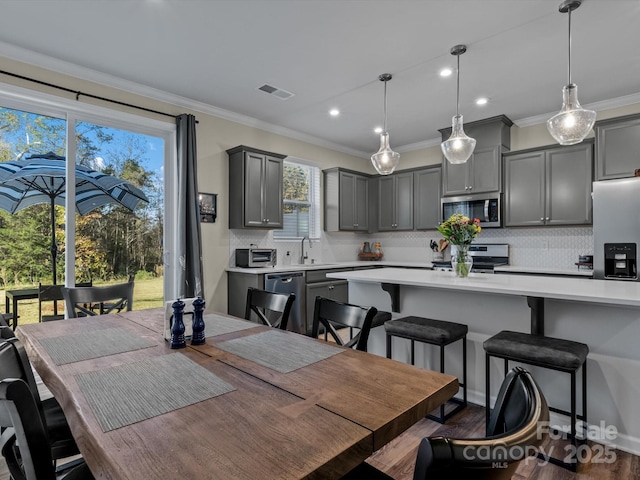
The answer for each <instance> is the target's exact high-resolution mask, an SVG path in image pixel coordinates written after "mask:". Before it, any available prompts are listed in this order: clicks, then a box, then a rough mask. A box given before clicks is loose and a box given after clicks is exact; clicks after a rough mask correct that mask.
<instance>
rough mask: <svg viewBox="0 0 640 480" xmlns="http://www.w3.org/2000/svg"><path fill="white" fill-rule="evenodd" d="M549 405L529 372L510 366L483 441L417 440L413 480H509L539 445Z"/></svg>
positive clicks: (480, 439) (437, 438) (477, 439)
mask: <svg viewBox="0 0 640 480" xmlns="http://www.w3.org/2000/svg"><path fill="white" fill-rule="evenodd" d="M548 421H549V407H548V406H547V402H546V400H545V398H544V395H543V394H542V392H541V391H540V388H539V387H538V385H537V384H536V382H535V380H534V379H533V377H532V376H531V374H530V373H529V372H528V371H526V370H525V369H523V368H521V367H514V368H512V369H511V370H510V371H509V373H508V374H507V376H506V377H505V379H504V381H503V382H502V386H501V387H500V392H499V393H498V399H497V401H496V405H495V408H494V410H493V412H492V414H491V419H490V422H489V427H490V429H489V432H490V434H489V435H488V436H487V437H485V438H468V439H461V438H449V437H427V438H423V439H422V441H421V442H420V446H419V448H418V456H417V459H416V468H415V471H414V476H413V478H414V480H425V479H428V478H431V477H433V476H437V475H438V474H442V473H446V474H447V475H449V474H450V475H453V476H458V478H487V477H490V478H492V479H493V478H495V479H502V478H504V479H510V478H511V477H512V475H513V473H514V471H515V470H516V468H517V467H518V464H519V463H520V461H521V460H522V459H523V458H525V457H527V456H529V455H531V454H532V453H535V452H534V449H535V448H536V447H537V446H538V445H540V444H541V443H542V441H543V440H544V435H543V434H542V432H543V429H541V428H540V423H541V422H548Z"/></svg>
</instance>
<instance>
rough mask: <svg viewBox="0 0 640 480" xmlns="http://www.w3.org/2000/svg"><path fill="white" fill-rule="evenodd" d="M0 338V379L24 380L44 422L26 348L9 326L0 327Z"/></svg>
mask: <svg viewBox="0 0 640 480" xmlns="http://www.w3.org/2000/svg"><path fill="white" fill-rule="evenodd" d="M0 338H1V339H0V380H1V379H5V378H19V379H21V380H24V381H25V382H26V384H27V385H28V386H29V389H30V390H31V394H32V395H33V396H34V398H35V400H36V403H37V404H38V411H39V412H40V416H41V417H42V419H43V420H42V421H43V422H45V420H44V418H45V417H44V411H43V407H42V402H41V400H40V393H39V391H38V385H37V383H36V379H35V377H34V375H33V370H32V369H31V362H30V361H29V357H28V356H27V352H26V350H25V349H24V347H23V346H22V344H21V343H20V340H18V338H17V337H16V336H15V334H14V332H13V330H11V328H7V327H2V328H0Z"/></svg>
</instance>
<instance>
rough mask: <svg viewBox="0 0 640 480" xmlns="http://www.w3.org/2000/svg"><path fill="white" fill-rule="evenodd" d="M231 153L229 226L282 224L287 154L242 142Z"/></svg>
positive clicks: (279, 226)
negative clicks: (283, 187)
mask: <svg viewBox="0 0 640 480" xmlns="http://www.w3.org/2000/svg"><path fill="white" fill-rule="evenodd" d="M227 154H228V155H229V228H271V229H275V228H282V224H283V218H282V169H283V159H284V158H285V157H286V155H280V154H277V153H271V152H265V151H263V150H258V149H255V148H251V147H245V146H243V145H241V146H238V147H235V148H232V149H230V150H227Z"/></svg>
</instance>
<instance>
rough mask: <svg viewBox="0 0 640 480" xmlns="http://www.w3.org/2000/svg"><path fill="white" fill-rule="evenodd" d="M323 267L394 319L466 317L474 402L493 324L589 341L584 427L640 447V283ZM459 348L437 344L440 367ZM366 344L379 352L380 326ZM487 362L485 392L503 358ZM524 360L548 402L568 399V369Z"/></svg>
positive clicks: (453, 366)
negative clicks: (608, 431) (441, 349)
mask: <svg viewBox="0 0 640 480" xmlns="http://www.w3.org/2000/svg"><path fill="white" fill-rule="evenodd" d="M330 276H331V277H332V278H340V279H345V280H348V282H349V302H351V303H355V304H359V305H372V306H375V307H377V308H378V309H383V310H387V311H389V310H392V311H393V312H394V313H393V317H394V318H400V317H404V316H408V315H417V316H426V317H430V318H435V319H439V320H448V321H453V322H460V323H465V324H467V325H468V326H469V335H468V340H469V347H468V348H469V350H468V352H469V360H468V361H469V364H468V365H469V382H468V383H469V399H470V401H472V402H473V403H477V404H480V405H484V398H485V397H484V395H485V393H484V392H485V387H484V385H485V384H484V382H485V374H484V368H485V354H484V349H483V346H482V343H483V342H484V340H486V339H487V338H489V337H490V336H492V335H494V334H496V333H498V332H499V331H501V330H513V331H520V332H530V331H532V330H533V331H536V332H537V333H543V334H545V335H548V336H551V337H558V338H565V339H568V340H575V341H579V342H583V343H586V344H587V345H589V349H590V353H589V357H588V380H587V383H588V385H587V390H588V418H589V423H590V424H591V425H593V426H595V427H598V428H593V429H591V433H592V434H593V435H594V436H596V437H597V432H598V431H599V428H601V427H615V428H616V429H617V431H618V433H617V435H616V438H615V439H613V440H611V439H605V438H604V437H602V438H594V439H595V440H597V441H600V442H602V443H613V444H615V445H616V446H618V447H619V448H621V449H623V450H626V451H630V452H633V453H635V454H638V453H639V452H640V416H638V415H637V408H636V406H635V399H637V398H638V397H639V396H640V381H639V380H640V348H639V347H638V339H640V283H638V282H623V281H610V280H592V279H588V278H584V279H583V278H565V277H549V276H535V275H532V276H527V275H509V274H502V275H486V274H471V275H470V276H469V277H468V278H466V279H460V278H457V277H456V276H455V275H453V274H452V273H451V272H439V271H429V270H409V269H400V268H384V269H376V270H365V271H355V272H336V273H333V274H330ZM461 350H462V349H461V347H460V346H458V345H451V346H450V347H448V348H447V370H448V371H449V372H450V373H453V374H456V375H458V376H460V375H461V372H462V366H461V357H462V355H461ZM369 351H370V352H372V353H376V354H379V355H385V334H384V328H382V327H380V328H377V329H374V331H372V334H371V337H370V341H369ZM393 351H394V358H395V359H398V360H401V361H408V358H409V343H408V342H406V341H404V342H403V340H400V339H394V347H393ZM492 362H494V363H493V366H492V368H493V372H495V373H494V375H493V376H492V380H493V381H494V382H495V384H492V391H493V392H497V391H498V390H497V389H498V387H499V383H500V381H501V379H502V375H501V373H502V368H503V362H502V361H498V360H497V359H493V360H492ZM416 364H417V365H418V366H422V367H425V368H432V369H438V368H439V363H438V358H437V351H436V349H433V348H429V346H425V345H420V344H416ZM527 368H528V369H529V370H531V371H532V372H533V373H534V375H535V377H536V379H537V380H538V381H539V383H540V384H541V386H542V388H543V391H544V393H545V395H546V396H547V399H548V400H549V402H550V404H552V405H555V406H558V407H560V408H568V405H569V377H568V375H566V374H562V373H559V372H550V371H548V370H544V369H536V368H535V367H531V366H527ZM498 373H500V374H498ZM579 408H580V407H579ZM552 418H553V417H552ZM555 418H556V419H558V420H559V419H560V418H561V417H555ZM601 422H602V423H601Z"/></svg>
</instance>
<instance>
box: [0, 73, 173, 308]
mask: <svg viewBox="0 0 640 480" xmlns="http://www.w3.org/2000/svg"><path fill="white" fill-rule="evenodd" d="M0 104H1V105H2V106H3V107H6V108H12V109H15V110H23V111H26V112H31V113H36V114H39V115H47V116H50V117H56V118H61V119H65V120H66V121H67V157H68V158H67V165H68V166H69V165H70V166H73V165H74V163H73V161H72V159H73V160H75V156H76V155H75V144H73V143H72V142H73V141H75V124H76V122H89V123H94V124H96V125H103V126H105V127H112V128H118V129H121V130H128V131H131V132H134V133H140V134H143V135H150V136H154V137H158V138H162V139H163V140H164V147H165V148H164V219H163V220H164V228H163V231H164V239H163V241H164V296H165V299H166V298H176V297H177V295H178V288H177V285H176V284H175V282H176V280H175V279H176V278H177V275H176V274H175V273H176V263H177V262H176V259H175V252H176V251H177V247H178V245H179V242H180V238H179V236H178V234H177V232H175V231H174V230H175V229H171V228H168V226H170V225H173V224H174V223H175V222H174V219H175V218H177V212H176V211H175V208H176V207H175V206H176V204H177V203H178V202H176V201H174V200H175V199H176V198H177V194H176V192H177V171H176V169H177V162H176V155H177V147H176V125H175V122H173V121H171V120H169V121H166V122H163V121H160V120H154V119H150V118H147V117H143V116H138V115H133V114H131V113H124V112H120V111H118V110H112V109H109V108H105V107H99V106H96V105H91V104H88V103H83V102H78V101H74V100H69V99H66V98H63V97H57V96H55V95H51V94H47V93H41V92H38V91H35V90H30V89H27V88H24V87H18V86H15V85H9V84H4V83H0ZM71 176H73V173H70V169H69V167H68V169H67V184H68V185H69V184H71V185H75V182H74V181H69V179H70V177H71ZM71 190H73V188H72V189H71ZM74 204H75V191H73V192H71V191H68V192H67V205H74ZM65 237H66V239H67V241H66V245H65V247H66V248H65V279H66V283H67V285H71V286H73V285H74V284H75V208H65Z"/></svg>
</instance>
